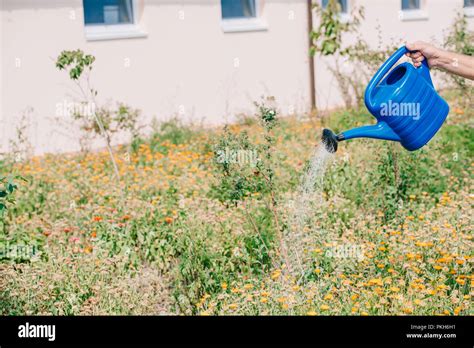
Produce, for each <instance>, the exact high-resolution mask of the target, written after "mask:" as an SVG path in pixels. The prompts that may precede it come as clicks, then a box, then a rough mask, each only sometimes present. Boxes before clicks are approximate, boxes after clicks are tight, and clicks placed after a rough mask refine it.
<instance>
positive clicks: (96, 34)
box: [85, 24, 148, 41]
mask: <svg viewBox="0 0 474 348" xmlns="http://www.w3.org/2000/svg"><path fill="white" fill-rule="evenodd" d="M85 35H86V39H87V40H88V41H98V40H117V39H133V38H140V37H146V36H147V35H148V34H147V33H146V32H145V31H144V30H143V29H141V28H140V27H139V26H138V25H135V24H122V25H121V24H118V25H86V26H85Z"/></svg>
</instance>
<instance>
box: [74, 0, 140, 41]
mask: <svg viewBox="0 0 474 348" xmlns="http://www.w3.org/2000/svg"><path fill="white" fill-rule="evenodd" d="M139 1H140V0H131V2H132V14H133V15H132V23H127V24H108V25H107V24H86V22H85V13H84V34H85V37H86V40H87V41H99V40H116V39H131V38H141V37H146V36H147V32H146V31H145V30H143V28H142V27H141V26H140V24H139V16H138V13H139ZM82 8H83V11H85V8H84V2H82Z"/></svg>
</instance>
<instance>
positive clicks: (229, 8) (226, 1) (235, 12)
mask: <svg viewBox="0 0 474 348" xmlns="http://www.w3.org/2000/svg"><path fill="white" fill-rule="evenodd" d="M221 4H222V18H224V19H227V18H249V17H256V16H257V13H256V6H255V5H256V3H255V0H222V1H221Z"/></svg>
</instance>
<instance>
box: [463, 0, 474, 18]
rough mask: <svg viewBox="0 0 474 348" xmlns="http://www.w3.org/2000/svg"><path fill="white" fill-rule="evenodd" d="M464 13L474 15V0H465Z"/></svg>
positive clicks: (469, 15) (468, 15)
mask: <svg viewBox="0 0 474 348" xmlns="http://www.w3.org/2000/svg"><path fill="white" fill-rule="evenodd" d="M464 14H465V15H466V16H467V17H474V0H464Z"/></svg>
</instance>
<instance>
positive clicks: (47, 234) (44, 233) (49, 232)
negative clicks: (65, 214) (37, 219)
mask: <svg viewBox="0 0 474 348" xmlns="http://www.w3.org/2000/svg"><path fill="white" fill-rule="evenodd" d="M50 234H51V231H43V235H44V236H46V237H48V236H49V235H50Z"/></svg>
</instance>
